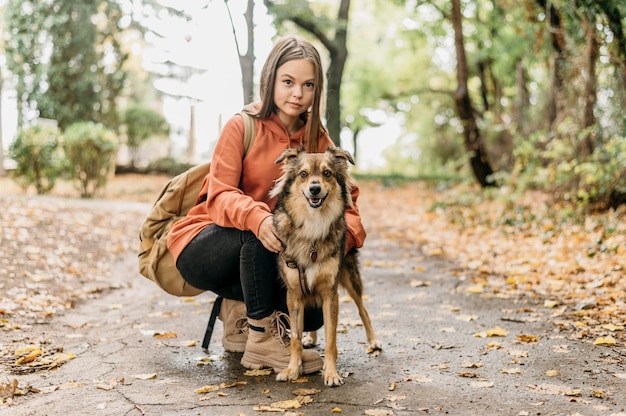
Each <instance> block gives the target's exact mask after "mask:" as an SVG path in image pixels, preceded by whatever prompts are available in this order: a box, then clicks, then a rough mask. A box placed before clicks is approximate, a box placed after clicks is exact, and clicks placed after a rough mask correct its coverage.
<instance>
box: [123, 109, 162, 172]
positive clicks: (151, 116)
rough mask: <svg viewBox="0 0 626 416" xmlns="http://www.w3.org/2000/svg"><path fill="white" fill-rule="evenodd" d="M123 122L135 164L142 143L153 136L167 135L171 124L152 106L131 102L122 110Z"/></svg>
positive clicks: (132, 163) (132, 160)
mask: <svg viewBox="0 0 626 416" xmlns="http://www.w3.org/2000/svg"><path fill="white" fill-rule="evenodd" d="M121 120H122V123H123V124H124V127H125V130H126V144H127V145H128V148H129V150H130V154H131V165H132V166H134V165H135V162H136V158H137V150H138V148H139V146H140V145H141V143H143V142H144V141H145V140H147V139H149V138H151V137H153V136H161V135H162V136H167V135H169V133H170V126H169V124H168V123H167V120H166V119H165V117H163V115H162V114H161V113H159V112H157V111H155V110H153V109H151V108H150V107H147V106H145V105H141V104H131V105H129V106H128V107H126V108H125V109H124V110H123V111H122V115H121Z"/></svg>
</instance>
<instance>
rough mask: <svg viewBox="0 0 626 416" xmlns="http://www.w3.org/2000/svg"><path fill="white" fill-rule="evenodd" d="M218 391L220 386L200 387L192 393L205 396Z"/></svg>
mask: <svg viewBox="0 0 626 416" xmlns="http://www.w3.org/2000/svg"><path fill="white" fill-rule="evenodd" d="M219 389H220V386H202V387H200V388H199V389H196V390H194V391H193V392H194V393H196V394H206V393H212V392H214V391H218V390H219Z"/></svg>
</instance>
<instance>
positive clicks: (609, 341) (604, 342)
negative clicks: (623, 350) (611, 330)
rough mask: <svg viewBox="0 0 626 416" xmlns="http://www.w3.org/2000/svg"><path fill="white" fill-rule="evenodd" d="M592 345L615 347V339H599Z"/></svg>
mask: <svg viewBox="0 0 626 416" xmlns="http://www.w3.org/2000/svg"><path fill="white" fill-rule="evenodd" d="M593 345H615V338H613V337H612V336H610V335H609V336H608V337H600V338H598V339H596V340H595V341H594V342H593Z"/></svg>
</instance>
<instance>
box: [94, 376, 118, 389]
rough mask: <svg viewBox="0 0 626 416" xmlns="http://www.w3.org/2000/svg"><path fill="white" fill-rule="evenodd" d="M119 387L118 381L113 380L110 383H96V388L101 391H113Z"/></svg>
mask: <svg viewBox="0 0 626 416" xmlns="http://www.w3.org/2000/svg"><path fill="white" fill-rule="evenodd" d="M115 386H117V380H116V379H114V378H113V379H111V380H109V382H108V383H106V384H105V383H96V388H97V389H101V390H107V391H108V390H113V389H114V388H115Z"/></svg>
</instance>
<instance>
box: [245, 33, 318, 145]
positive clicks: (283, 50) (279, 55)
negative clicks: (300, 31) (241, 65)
mask: <svg viewBox="0 0 626 416" xmlns="http://www.w3.org/2000/svg"><path fill="white" fill-rule="evenodd" d="M295 59H306V60H307V61H309V62H311V63H312V64H313V68H314V72H315V78H314V83H315V84H314V85H315V92H314V98H313V104H312V105H311V110H310V111H307V112H304V113H302V114H301V115H300V118H302V120H303V121H304V122H305V123H306V130H305V138H306V143H307V152H309V153H316V152H317V151H318V150H317V148H318V138H319V137H320V136H321V135H322V134H326V133H327V132H326V128H324V126H323V125H322V118H321V114H320V113H321V111H322V106H323V94H322V93H323V91H324V69H323V67H322V60H321V58H320V55H319V52H318V51H317V49H316V48H315V46H313V45H312V44H311V43H310V42H308V41H306V40H303V39H300V38H296V37H294V36H290V37H286V38H283V39H281V40H279V41H278V42H277V43H276V44H275V45H274V47H273V48H272V50H271V52H270V54H269V55H268V57H267V60H266V61H265V64H264V65H263V69H262V70H261V79H260V82H259V84H260V85H259V88H260V95H261V109H260V110H259V112H258V114H257V115H258V117H260V118H269V117H271V115H272V113H274V112H276V110H277V107H276V104H275V102H274V85H275V83H276V73H277V71H278V68H280V66H281V65H283V64H285V63H286V62H289V61H293V60H295Z"/></svg>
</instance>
